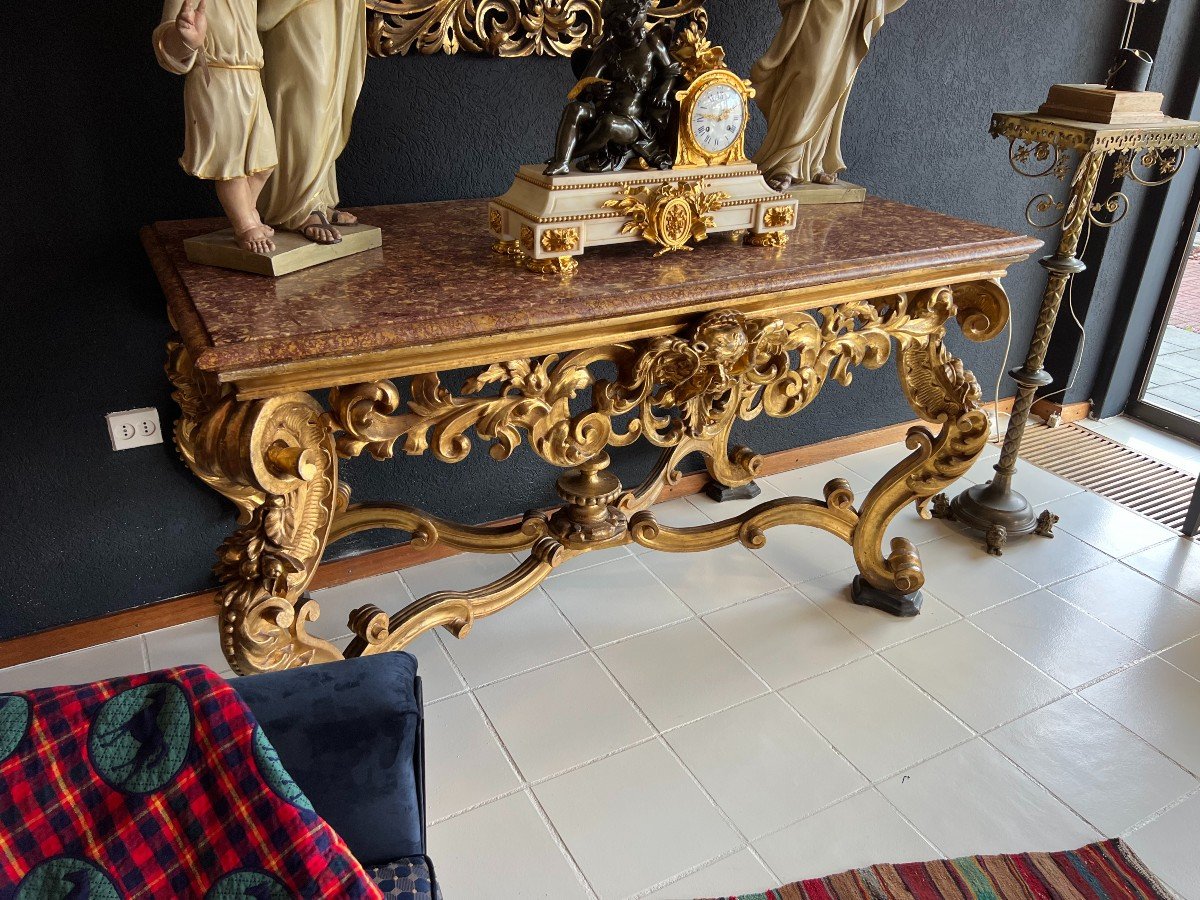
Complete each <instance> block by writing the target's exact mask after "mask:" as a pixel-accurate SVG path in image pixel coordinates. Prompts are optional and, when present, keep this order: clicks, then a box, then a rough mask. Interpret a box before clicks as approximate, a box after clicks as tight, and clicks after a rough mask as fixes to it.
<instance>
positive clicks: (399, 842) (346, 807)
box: [231, 653, 437, 900]
mask: <svg viewBox="0 0 1200 900" xmlns="http://www.w3.org/2000/svg"><path fill="white" fill-rule="evenodd" d="M231 684H232V685H233V687H234V688H235V689H236V690H237V692H238V693H239V694H241V696H242V698H243V699H244V700H245V701H246V704H247V705H248V706H249V707H250V709H251V710H252V711H253V712H254V715H255V718H257V719H258V721H259V724H261V725H262V727H263V730H264V731H265V732H266V734H267V737H268V738H270V739H271V743H272V744H273V745H274V746H275V749H276V751H277V752H278V753H279V759H280V761H281V762H282V763H283V765H284V767H285V768H286V769H287V770H288V772H289V773H291V775H292V777H293V778H294V779H295V780H296V783H297V784H299V786H300V788H301V789H302V790H303V791H304V793H305V794H306V795H307V796H308V798H309V800H311V801H312V804H313V807H314V808H315V809H316V811H317V812H318V813H319V814H320V815H321V816H322V817H323V818H324V819H325V821H327V822H328V823H329V824H330V825H331V826H333V829H334V830H335V831H337V833H338V834H340V835H341V836H342V839H343V840H345V842H346V845H347V846H348V847H349V848H350V851H351V852H352V853H353V854H354V855H355V856H356V857H357V858H358V860H359V862H361V863H362V864H363V866H364V867H366V868H367V870H368V871H369V872H371V874H372V875H373V876H374V877H375V878H376V881H377V883H379V884H380V887H381V888H382V889H383V891H384V896H386V897H389V898H390V897H402V898H406V900H419V898H421V897H423V896H437V888H436V883H435V880H434V873H433V866H432V864H431V863H430V861H429V858H428V856H427V855H426V846H425V740H424V737H425V736H424V726H423V717H422V704H421V679H420V678H419V677H418V676H417V660H416V658H415V657H413V656H412V655H410V654H408V653H383V654H380V655H378V656H368V657H363V658H360V659H349V660H346V661H344V662H336V663H327V664H325V665H319V666H307V667H304V668H300V669H290V670H287V671H284V672H271V673H268V674H265V675H253V676H249V677H246V678H238V679H234V680H233V681H232V682H231Z"/></svg>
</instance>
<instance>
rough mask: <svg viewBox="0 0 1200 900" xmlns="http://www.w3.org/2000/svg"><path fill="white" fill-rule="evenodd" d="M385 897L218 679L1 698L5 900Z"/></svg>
mask: <svg viewBox="0 0 1200 900" xmlns="http://www.w3.org/2000/svg"><path fill="white" fill-rule="evenodd" d="M380 896H381V895H380V893H379V890H378V889H377V888H376V887H375V886H374V884H373V883H372V882H371V881H370V879H368V878H367V876H366V874H365V873H364V872H363V870H362V867H361V866H360V865H359V864H358V862H357V861H356V860H355V859H354V857H353V856H351V855H350V852H349V850H347V849H346V846H345V844H343V843H342V840H341V838H339V837H338V836H337V834H335V833H334V832H333V830H332V829H331V828H330V827H329V826H328V825H326V824H325V822H324V821H323V820H322V819H321V818H320V817H319V816H318V815H317V814H316V813H315V812H314V811H313V808H312V805H311V804H310V803H309V802H308V800H307V798H306V797H305V796H304V794H303V793H302V792H301V791H300V789H299V788H298V787H297V786H296V783H295V782H294V781H292V779H291V777H290V776H289V775H288V774H287V772H286V771H285V770H284V768H283V766H282V765H280V762H279V757H278V756H277V755H276V753H275V751H274V749H273V748H272V747H271V744H270V742H269V741H268V740H267V738H266V736H265V735H264V734H263V731H262V729H261V728H259V726H258V725H257V724H256V723H255V721H254V717H253V715H252V714H251V712H250V710H249V709H248V708H247V706H246V705H245V703H243V702H242V700H241V698H240V697H239V696H238V695H237V693H236V692H235V691H234V690H233V689H232V688H231V687H229V685H228V684H226V683H225V681H224V680H223V679H222V678H220V677H219V676H217V675H215V674H214V673H213V672H212V671H211V670H210V669H208V668H206V667H204V666H185V667H181V668H177V669H165V670H163V671H161V672H152V673H149V674H145V675H133V676H129V677H126V678H115V679H112V680H109V681H100V682H96V683H94V684H86V685H78V686H74V687H55V688H44V689H41V690H36V691H24V692H19V693H14V694H0V898H4V900H9V898H12V900H33V898H51V900H67V898H71V900H117V898H149V897H155V898H157V897H170V898H190V897H196V898H205V900H234V898H253V900H276V898H279V900H284V898H291V897H321V898H326V897H329V898H333V897H346V898H358V897H364V898H365V897H370V898H376V897H380Z"/></svg>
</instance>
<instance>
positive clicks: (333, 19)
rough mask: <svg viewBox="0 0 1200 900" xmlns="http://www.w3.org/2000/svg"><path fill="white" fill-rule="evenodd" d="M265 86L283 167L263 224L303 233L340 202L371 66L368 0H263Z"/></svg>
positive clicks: (264, 205)
mask: <svg viewBox="0 0 1200 900" xmlns="http://www.w3.org/2000/svg"><path fill="white" fill-rule="evenodd" d="M258 30H259V33H260V37H261V40H262V47H263V70H262V81H263V89H264V91H265V92H266V97H267V106H268V108H269V109H270V110H271V118H272V119H273V120H274V123H275V138H276V145H277V148H278V151H279V165H278V167H277V168H276V169H275V171H274V172H273V173H272V174H271V177H270V179H269V180H268V181H267V184H266V187H265V188H264V190H263V193H262V197H261V198H260V200H259V210H260V212H261V213H262V217H263V221H264V222H267V223H269V224H272V225H280V226H282V227H283V228H286V229H291V230H295V229H297V228H299V227H300V225H301V224H302V223H303V222H304V220H305V219H306V218H308V216H309V215H311V214H312V212H313V210H320V211H321V212H323V213H327V212H328V211H329V208H331V207H335V206H337V204H338V189H337V173H336V171H335V168H334V165H335V163H336V162H337V158H338V157H339V156H341V153H342V150H343V149H344V148H345V146H346V141H347V140H349V138H350V120H351V118H352V117H353V116H354V107H355V105H356V104H357V103H358V95H359V92H360V91H361V90H362V84H363V77H364V76H365V75H366V70H367V10H366V4H365V3H364V0H259V3H258Z"/></svg>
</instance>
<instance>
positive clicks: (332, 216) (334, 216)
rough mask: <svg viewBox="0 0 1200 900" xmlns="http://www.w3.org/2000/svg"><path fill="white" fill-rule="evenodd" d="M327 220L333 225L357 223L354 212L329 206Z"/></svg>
mask: <svg viewBox="0 0 1200 900" xmlns="http://www.w3.org/2000/svg"><path fill="white" fill-rule="evenodd" d="M329 221H330V222H332V223H333V224H334V225H357V224H358V216H356V215H354V213H348V212H346V211H345V210H344V209H336V208H335V207H332V206H331V207H329Z"/></svg>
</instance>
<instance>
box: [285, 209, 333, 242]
mask: <svg viewBox="0 0 1200 900" xmlns="http://www.w3.org/2000/svg"><path fill="white" fill-rule="evenodd" d="M296 230H297V231H299V232H300V233H301V234H302V235H304V236H305V237H306V238H308V239H309V240H310V241H312V242H313V243H314V244H340V243H341V241H342V233H341V232H340V231H338V230H337V229H336V228H334V227H333V223H332V222H330V221H329V218H328V217H327V216H326V215H325V213H323V212H321V211H320V210H319V209H314V210H313V212H312V215H310V216H309V217H308V218H307V219H305V220H304V222H303V223H302V224H301V225H300V227H299V228H297V229H296Z"/></svg>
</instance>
